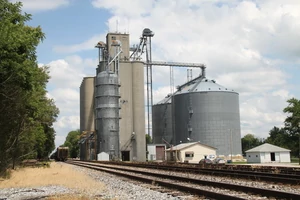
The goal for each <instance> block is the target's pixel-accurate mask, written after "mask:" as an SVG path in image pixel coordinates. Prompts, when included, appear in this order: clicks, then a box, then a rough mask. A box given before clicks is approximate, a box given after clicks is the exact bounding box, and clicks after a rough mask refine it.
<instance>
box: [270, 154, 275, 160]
mask: <svg viewBox="0 0 300 200" xmlns="http://www.w3.org/2000/svg"><path fill="white" fill-rule="evenodd" d="M271 161H275V153H274V152H272V153H271Z"/></svg>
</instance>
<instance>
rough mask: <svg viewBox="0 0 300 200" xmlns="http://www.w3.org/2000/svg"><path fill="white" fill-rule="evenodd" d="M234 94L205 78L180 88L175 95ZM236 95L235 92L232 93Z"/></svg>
mask: <svg viewBox="0 0 300 200" xmlns="http://www.w3.org/2000/svg"><path fill="white" fill-rule="evenodd" d="M220 91H223V92H234V91H233V90H229V89H227V88H225V87H223V86H221V85H219V84H217V83H216V81H214V80H209V79H207V78H203V79H198V80H195V81H193V82H191V84H189V85H187V86H185V87H182V88H181V90H180V91H178V92H177V94H182V93H188V92H220ZM234 93H236V92H234Z"/></svg>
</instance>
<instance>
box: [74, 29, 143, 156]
mask: <svg viewBox="0 0 300 200" xmlns="http://www.w3.org/2000/svg"><path fill="white" fill-rule="evenodd" d="M96 47H97V48H98V49H99V65H98V67H97V69H96V76H95V77H85V78H84V79H83V81H82V84H81V86H80V132H81V133H82V139H81V143H80V154H81V155H80V158H81V159H82V160H89V159H91V157H88V156H87V150H86V146H87V144H86V141H87V140H86V139H87V137H86V135H85V134H84V133H86V132H89V133H94V134H92V135H93V137H96V140H95V141H96V142H95V146H92V147H94V148H95V149H96V151H95V152H96V154H99V153H101V152H106V153H107V154H109V155H110V160H119V159H121V160H124V161H129V160H130V161H131V160H137V161H145V160H146V144H145V107H144V64H143V62H141V61H129V35H128V34H119V33H108V34H107V36H106V43H104V42H99V43H98V44H97V46H96ZM95 158H96V155H95Z"/></svg>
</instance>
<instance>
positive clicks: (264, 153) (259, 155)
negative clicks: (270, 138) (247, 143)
mask: <svg viewBox="0 0 300 200" xmlns="http://www.w3.org/2000/svg"><path fill="white" fill-rule="evenodd" d="M290 151H291V150H289V149H285V148H282V147H279V146H276V145H272V144H269V143H265V144H262V145H259V146H257V147H254V148H252V149H249V150H248V151H246V158H247V162H248V163H290V162H291V157H290Z"/></svg>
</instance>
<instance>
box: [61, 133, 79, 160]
mask: <svg viewBox="0 0 300 200" xmlns="http://www.w3.org/2000/svg"><path fill="white" fill-rule="evenodd" d="M79 138H80V131H79V130H76V131H70V132H69V133H68V135H67V137H66V141H65V143H64V144H63V146H65V147H69V156H70V157H71V158H76V157H78V156H79V144H78V142H79Z"/></svg>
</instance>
